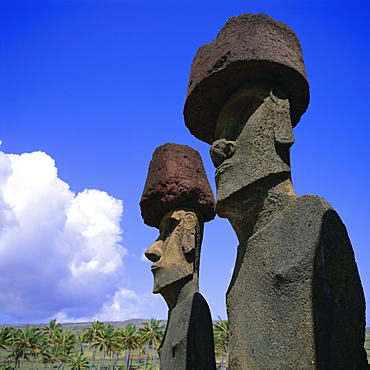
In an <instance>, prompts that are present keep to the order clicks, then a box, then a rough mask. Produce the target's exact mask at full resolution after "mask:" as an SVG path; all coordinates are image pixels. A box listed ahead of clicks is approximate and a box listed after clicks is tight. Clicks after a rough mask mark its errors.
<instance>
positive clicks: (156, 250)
mask: <svg viewBox="0 0 370 370" xmlns="http://www.w3.org/2000/svg"><path fill="white" fill-rule="evenodd" d="M140 207H141V211H142V216H143V219H144V222H145V223H146V224H147V225H150V226H155V227H157V228H159V231H160V235H159V237H158V238H157V240H156V241H155V242H154V243H153V245H152V246H151V247H150V248H148V250H147V251H146V252H145V255H146V257H147V258H148V259H149V260H150V261H152V262H153V265H152V267H151V270H152V273H153V277H154V287H153V293H160V294H161V295H162V296H163V298H164V299H165V301H166V303H167V305H168V309H169V311H168V322H167V328H166V332H165V335H164V338H163V341H162V344H161V346H160V348H159V358H160V368H161V369H163V370H166V369H168V370H172V369H179V370H193V369H194V370H215V368H216V365H215V355H214V340H213V326H212V318H211V313H210V310H209V307H208V304H207V302H206V301H205V299H204V298H203V296H202V295H201V294H200V293H199V284H198V277H199V260H200V249H201V243H202V237H203V224H204V222H205V221H210V220H211V219H213V218H214V200H213V194H212V190H211V187H210V185H209V182H208V180H207V177H206V174H205V171H204V168H203V163H202V160H201V157H200V155H199V153H198V152H197V151H196V150H194V149H192V148H190V147H188V146H186V145H178V144H165V145H162V146H160V147H158V148H157V149H156V150H155V152H154V154H153V158H152V161H151V162H150V166H149V171H148V176H147V180H146V183H145V187H144V192H143V195H142V198H141V201H140Z"/></svg>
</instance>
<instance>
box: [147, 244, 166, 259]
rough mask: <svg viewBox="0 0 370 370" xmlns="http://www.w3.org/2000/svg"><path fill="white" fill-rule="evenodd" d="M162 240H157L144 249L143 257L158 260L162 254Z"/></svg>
mask: <svg viewBox="0 0 370 370" xmlns="http://www.w3.org/2000/svg"><path fill="white" fill-rule="evenodd" d="M162 244H163V241H162V240H157V241H156V242H154V243H153V244H152V245H151V246H150V247H149V248H148V249H147V250H146V251H145V257H146V258H147V259H148V260H149V261H152V262H157V261H159V260H160V258H161V256H162V248H161V246H162Z"/></svg>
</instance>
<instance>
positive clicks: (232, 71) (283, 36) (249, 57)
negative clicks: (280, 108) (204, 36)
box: [184, 14, 309, 144]
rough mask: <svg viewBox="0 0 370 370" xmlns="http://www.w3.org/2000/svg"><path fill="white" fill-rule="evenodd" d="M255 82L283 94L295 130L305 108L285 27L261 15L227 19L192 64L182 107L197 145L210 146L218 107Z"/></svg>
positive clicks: (301, 76)
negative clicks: (204, 143)
mask: <svg viewBox="0 0 370 370" xmlns="http://www.w3.org/2000/svg"><path fill="white" fill-rule="evenodd" d="M258 80H264V81H269V82H271V83H272V84H274V85H275V86H277V87H279V88H280V89H282V90H283V92H284V93H285V94H286V96H287V97H288V99H289V100H290V105H291V119H292V124H293V126H295V125H296V124H297V123H298V122H299V120H300V117H301V115H302V114H303V113H304V112H305V111H306V109H307V107H308V102H309V86H308V82H307V77H306V72H305V67H304V63H303V58H302V51H301V46H300V43H299V40H298V38H297V36H296V35H295V33H294V32H293V31H292V30H291V29H290V28H289V27H288V26H287V25H286V24H284V23H282V22H276V21H274V20H273V19H272V18H271V17H269V16H267V15H264V14H258V15H254V14H243V15H240V16H237V17H233V18H230V19H229V20H228V21H227V23H226V25H225V26H224V27H223V28H222V29H221V30H220V32H219V33H218V35H217V38H216V39H215V40H214V41H212V42H211V43H209V44H206V45H204V46H202V47H201V48H199V50H198V52H197V54H196V56H195V58H194V60H193V63H192V66H191V72H190V79H189V85H188V91H187V96H186V102H185V107H184V118H185V123H186V126H187V127H188V128H189V130H190V131H191V133H192V134H193V135H194V136H196V137H197V138H198V139H200V140H203V141H205V142H207V143H209V144H212V142H213V141H214V140H215V137H214V128H215V125H216V121H217V117H218V114H219V112H220V110H221V108H222V106H223V104H224V103H225V102H226V100H227V99H228V98H229V97H230V95H231V94H232V93H233V92H234V91H235V90H236V89H237V88H238V87H240V86H241V85H243V84H245V83H246V82H248V81H258ZM216 139H217V138H216Z"/></svg>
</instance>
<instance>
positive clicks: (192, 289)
mask: <svg viewBox="0 0 370 370" xmlns="http://www.w3.org/2000/svg"><path fill="white" fill-rule="evenodd" d="M198 291H199V285H198V278H197V277H195V276H194V275H189V276H186V277H185V278H183V279H181V280H178V281H176V282H175V283H173V284H170V285H168V286H166V287H164V288H163V289H161V291H160V294H161V295H162V296H163V298H164V300H165V301H166V303H167V306H168V309H169V310H170V311H172V310H173V309H174V308H175V307H176V306H177V305H179V304H180V303H181V302H183V301H184V300H185V299H186V298H187V297H189V296H193V295H194V294H195V293H196V292H198Z"/></svg>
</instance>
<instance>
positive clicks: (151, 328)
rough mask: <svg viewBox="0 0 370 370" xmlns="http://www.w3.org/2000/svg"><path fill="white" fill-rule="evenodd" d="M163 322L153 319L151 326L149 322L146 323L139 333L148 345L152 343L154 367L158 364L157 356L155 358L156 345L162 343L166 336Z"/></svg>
mask: <svg viewBox="0 0 370 370" xmlns="http://www.w3.org/2000/svg"><path fill="white" fill-rule="evenodd" d="M161 322H162V320H156V319H151V320H150V324H149V323H148V322H144V323H143V324H144V326H143V327H142V328H141V329H139V333H140V334H141V338H142V340H143V342H146V343H147V345H148V343H151V347H152V363H153V365H155V362H156V356H154V351H155V349H156V345H158V344H159V343H160V342H161V341H162V339H163V334H164V327H165V326H164V325H161ZM145 368H146V364H145Z"/></svg>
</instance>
